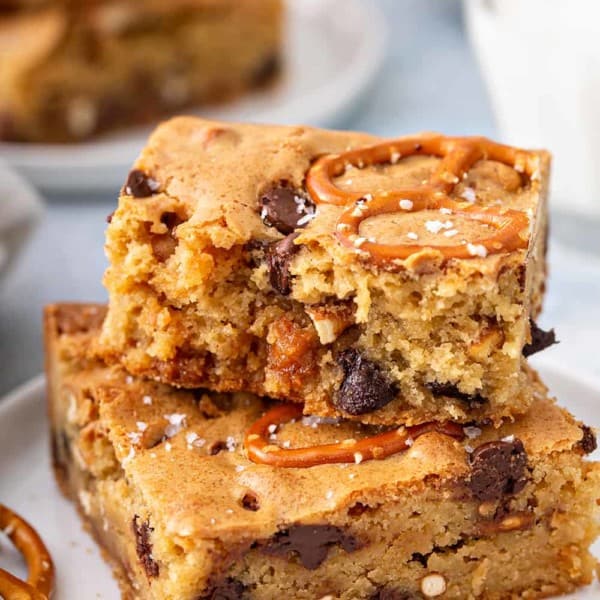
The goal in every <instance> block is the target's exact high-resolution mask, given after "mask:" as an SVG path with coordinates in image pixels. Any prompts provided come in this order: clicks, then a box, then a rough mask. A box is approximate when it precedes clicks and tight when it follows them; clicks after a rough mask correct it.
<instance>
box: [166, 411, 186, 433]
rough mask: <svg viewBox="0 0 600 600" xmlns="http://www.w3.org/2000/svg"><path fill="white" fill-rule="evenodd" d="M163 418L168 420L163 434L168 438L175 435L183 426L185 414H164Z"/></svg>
mask: <svg viewBox="0 0 600 600" xmlns="http://www.w3.org/2000/svg"><path fill="white" fill-rule="evenodd" d="M164 418H165V419H166V420H167V421H168V422H169V424H168V425H167V426H166V427H165V435H166V436H167V437H169V438H171V437H173V436H175V435H177V434H178V433H179V432H180V431H181V430H182V429H183V428H184V427H185V420H186V415H185V414H183V413H173V414H170V415H164Z"/></svg>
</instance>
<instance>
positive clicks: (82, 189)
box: [0, 0, 600, 394]
mask: <svg viewBox="0 0 600 600" xmlns="http://www.w3.org/2000/svg"><path fill="white" fill-rule="evenodd" d="M290 4H292V5H293V7H292V9H291V10H290V15H289V17H290V23H289V24H288V27H289V31H290V36H289V39H288V41H287V46H286V57H285V58H286V64H285V67H284V73H283V80H282V82H280V83H279V84H276V85H275V86H274V87H273V88H272V89H266V90H264V91H262V92H260V94H259V95H258V96H256V97H251V98H247V99H243V100H240V102H239V103H238V104H235V105H232V106H228V107H225V108H223V109H218V108H211V109H210V110H207V111H206V113H207V114H209V115H210V116H224V117H226V118H233V119H238V118H239V119H249V120H259V121H268V120H272V121H278V122H300V121H301V122H304V123H307V124H315V125H322V126H330V127H335V128H346V129H357V130H365V131H369V132H372V133H375V134H380V135H383V136H386V137H393V136H396V135H402V134H407V133H413V132H418V131H422V130H430V131H431V130H435V131H441V132H443V133H447V134H467V135H468V134H477V135H485V136H490V137H495V138H499V139H500V140H501V141H505V142H508V143H512V144H517V145H524V146H537V145H544V146H547V147H548V148H549V149H550V150H551V151H552V152H553V153H554V154H555V157H556V163H555V179H554V190H553V197H552V209H553V217H554V220H553V230H552V231H553V234H552V237H553V239H552V247H551V252H550V265H551V277H550V285H549V291H548V296H547V300H546V305H545V312H544V314H543V316H542V318H541V320H540V324H541V325H542V326H543V327H544V328H549V327H554V328H556V330H557V334H558V337H559V339H561V340H562V341H561V344H560V345H559V346H556V347H555V348H553V349H551V350H549V351H548V352H547V353H545V354H547V355H548V358H549V359H550V360H554V361H556V362H557V363H559V362H560V363H562V364H563V366H564V365H566V366H568V367H569V368H570V369H574V370H578V371H582V372H590V373H594V374H595V375H598V376H600V359H599V358H598V352H597V351H596V349H595V348H596V341H597V339H598V337H600V250H599V249H600V241H599V240H600V235H599V233H600V220H599V219H600V216H599V215H600V200H599V199H598V193H597V192H598V191H600V190H596V188H597V187H598V186H600V183H599V181H600V179H598V178H597V176H596V173H595V171H596V170H597V167H596V164H595V161H596V158H597V156H598V151H600V148H596V147H595V146H594V144H595V143H596V142H597V140H596V138H597V137H600V124H599V123H598V121H597V119H598V117H597V115H596V113H597V105H598V99H599V98H598V95H599V94H600V91H599V90H600V68H598V64H600V49H599V50H598V52H597V53H595V49H594V48H593V47H592V46H591V45H590V44H591V42H592V41H594V42H595V41H596V40H594V39H593V36H589V35H588V36H586V35H585V30H586V23H587V22H589V19H591V17H592V15H589V14H588V15H587V16H588V18H587V19H586V18H581V14H582V13H581V12H578V11H569V12H568V13H564V12H563V9H564V7H562V8H561V6H560V5H561V3H560V2H557V1H556V2H554V1H553V0H543V2H542V0H527V1H525V0H514V1H513V0H497V1H494V0H466V1H465V3H464V6H463V4H461V3H460V2H459V1H458V0H353V1H352V2H350V1H349V0H291V2H290ZM562 4H565V5H566V4H567V3H562ZM568 4H569V6H571V5H572V3H568ZM586 4H587V6H588V8H590V10H592V11H595V10H596V9H597V8H598V4H597V3H595V2H588V3H586ZM524 5H526V6H525V8H524ZM594 5H596V6H595V7H594ZM574 15H575V16H574ZM576 17H577V18H576ZM594 18H595V17H594ZM596 20H597V19H596ZM567 35H568V36H569V38H568V39H569V40H570V41H572V42H573V43H570V44H568V43H566V42H565V36H567ZM590 37H592V39H590ZM574 40H579V42H577V43H576V42H575V41H574ZM1 52H2V45H1V43H0V57H1ZM596 84H598V88H596ZM277 86H279V87H277ZM0 94H2V92H0ZM594 94H596V95H595V96H594ZM84 114H85V113H84ZM0 116H1V115H0ZM594 121H595V124H596V125H598V126H597V127H596V128H595V130H594ZM594 132H595V133H594ZM145 134H146V132H145V131H140V132H138V133H136V134H135V135H131V136H121V137H115V138H110V140H108V141H102V140H101V141H98V142H93V141H92V142H91V143H86V144H85V146H82V147H81V148H79V147H77V145H73V144H71V145H69V146H66V147H64V146H57V147H51V146H42V145H39V144H36V145H27V144H16V143H10V142H6V143H2V144H0V159H4V161H5V162H7V163H10V164H12V165H13V166H16V167H17V168H18V170H20V172H21V173H22V174H24V175H25V176H26V177H27V178H28V179H29V181H30V183H33V184H35V185H36V187H37V188H38V189H39V190H41V196H42V198H43V203H44V209H43V212H40V211H39V210H38V208H36V206H37V203H36V201H35V196H36V192H34V191H33V189H31V188H30V187H27V185H25V186H23V185H22V184H20V183H19V182H18V181H15V180H14V179H13V176H12V175H11V174H8V173H7V174H6V175H2V173H0V176H1V177H0V179H1V180H2V182H1V183H0V270H2V269H3V265H4V266H6V265H7V264H8V262H9V261H11V262H12V264H11V265H10V269H6V270H5V273H4V275H3V276H2V275H1V274H0V277H2V278H1V279H0V394H2V393H5V392H8V391H9V390H10V389H11V388H12V387H14V386H16V385H18V384H20V383H22V382H23V381H25V380H26V379H27V378H29V377H31V376H33V375H35V374H36V373H38V372H39V371H41V369H42V361H43V350H42V345H41V332H40V326H41V310H42V306H43V305H44V304H46V303H49V302H54V301H63V300H69V301H100V302H102V301H104V300H105V298H106V294H105V292H104V289H103V287H102V274H103V271H104V269H105V266H106V261H105V257H104V252H103V237H104V230H105V227H106V217H107V215H109V214H110V213H111V212H112V211H113V209H114V208H115V205H116V198H117V195H118V192H119V187H120V184H121V183H122V182H123V181H124V179H125V177H126V175H127V171H128V165H129V164H130V163H131V161H132V160H133V159H134V158H135V154H136V152H137V151H138V150H139V148H141V145H142V143H143V139H144V135H145ZM596 150H598V151H596ZM98 164H100V167H98ZM16 198H19V201H18V202H14V200H15V199H16ZM11 199H12V200H13V202H12V206H10V204H11ZM15 205H18V206H15ZM23 212H25V213H27V214H21V213H23ZM30 215H33V216H34V217H33V220H34V221H36V223H35V225H32V224H31V223H32V218H31V217H30ZM8 225H11V227H8ZM29 233H30V234H31V235H30V236H28V234H29ZM25 237H29V239H28V240H27V242H26V243H25V244H21V242H22V241H23V240H24V239H25ZM17 251H19V252H18V255H17Z"/></svg>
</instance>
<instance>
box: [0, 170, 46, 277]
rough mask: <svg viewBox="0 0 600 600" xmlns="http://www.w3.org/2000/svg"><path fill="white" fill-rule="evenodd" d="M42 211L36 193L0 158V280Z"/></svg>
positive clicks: (40, 202) (41, 205)
mask: <svg viewBox="0 0 600 600" xmlns="http://www.w3.org/2000/svg"><path fill="white" fill-rule="evenodd" d="M42 213H43V204H42V201H41V199H40V197H39V195H38V193H37V192H36V191H35V190H34V189H33V188H32V187H31V185H30V184H29V183H27V182H26V181H24V180H23V178H22V177H20V176H19V175H17V174H16V173H15V172H14V171H12V170H11V169H9V168H8V167H7V166H6V165H5V164H4V163H3V162H2V161H0V281H1V280H2V278H3V277H4V276H5V275H6V273H7V272H8V268H9V267H10V265H11V264H12V262H13V261H14V259H15V258H16V257H17V254H18V253H19V251H20V250H21V248H22V247H23V244H24V242H25V240H26V239H27V238H28V237H29V234H30V233H31V230H32V229H33V226H34V225H35V224H36V223H37V221H38V220H39V218H40V217H41V215H42Z"/></svg>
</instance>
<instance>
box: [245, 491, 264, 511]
mask: <svg viewBox="0 0 600 600" xmlns="http://www.w3.org/2000/svg"><path fill="white" fill-rule="evenodd" d="M242 506H243V507H244V508H245V509H246V510H251V511H252V512H256V511H257V510H258V509H259V508H260V503H259V502H258V498H257V497H256V495H255V494H251V493H250V492H248V493H247V494H244V497H243V498H242Z"/></svg>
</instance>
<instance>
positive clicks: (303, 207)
mask: <svg viewBox="0 0 600 600" xmlns="http://www.w3.org/2000/svg"><path fill="white" fill-rule="evenodd" d="M259 204H260V216H261V218H262V220H263V223H264V224H265V225H267V226H268V227H275V229H277V231H280V232H281V233H283V234H285V235H287V234H289V233H292V232H293V231H294V229H297V228H298V227H304V226H305V225H306V224H307V223H308V222H309V221H310V218H311V215H314V213H315V204H314V202H313V201H312V200H311V199H310V198H309V197H308V196H307V195H306V194H305V193H304V192H302V191H299V190H295V189H294V188H292V187H290V186H289V185H287V183H285V182H284V183H280V184H279V185H277V186H275V187H272V188H270V189H268V190H267V191H266V192H264V193H263V194H262V196H261V197H260V201H259Z"/></svg>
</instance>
